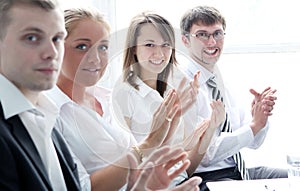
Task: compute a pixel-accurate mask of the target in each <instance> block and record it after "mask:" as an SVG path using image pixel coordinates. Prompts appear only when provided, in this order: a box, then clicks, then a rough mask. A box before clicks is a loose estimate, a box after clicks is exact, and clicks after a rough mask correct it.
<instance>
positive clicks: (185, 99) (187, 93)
mask: <svg viewBox="0 0 300 191" xmlns="http://www.w3.org/2000/svg"><path fill="white" fill-rule="evenodd" d="M199 76H200V71H198V72H196V74H195V75H194V79H193V80H192V81H190V83H189V85H188V86H187V87H185V88H184V86H185V85H186V82H187V79H186V78H183V79H182V80H181V82H180V84H179V86H178V88H177V92H178V100H177V103H178V105H179V111H180V113H181V115H183V114H184V113H185V112H186V111H187V110H188V109H189V108H190V107H191V106H192V105H193V104H194V103H195V102H196V100H197V95H198V91H199V90H198V89H199V82H198V79H199Z"/></svg>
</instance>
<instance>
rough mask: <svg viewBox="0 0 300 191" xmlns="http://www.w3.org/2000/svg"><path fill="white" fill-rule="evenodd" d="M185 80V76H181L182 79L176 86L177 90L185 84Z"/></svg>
mask: <svg viewBox="0 0 300 191" xmlns="http://www.w3.org/2000/svg"><path fill="white" fill-rule="evenodd" d="M186 81H187V79H186V78H185V77H183V78H182V80H181V81H180V83H179V86H178V88H177V90H178V91H180V90H182V89H183V87H184V86H185V84H186Z"/></svg>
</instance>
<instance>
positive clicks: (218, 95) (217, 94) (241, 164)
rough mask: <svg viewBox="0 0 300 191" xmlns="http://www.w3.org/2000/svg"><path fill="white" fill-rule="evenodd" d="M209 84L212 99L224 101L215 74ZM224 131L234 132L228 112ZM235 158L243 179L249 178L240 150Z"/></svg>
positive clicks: (208, 81)
mask: <svg viewBox="0 0 300 191" xmlns="http://www.w3.org/2000/svg"><path fill="white" fill-rule="evenodd" d="M207 85H208V87H210V88H211V89H212V99H214V100H219V99H220V100H221V101H223V97H222V96H221V92H220V90H219V89H218V88H217V83H216V78H215V76H213V77H211V78H209V79H208V80H207ZM222 132H229V133H231V132H232V128H231V126H230V121H229V118H228V115H227V113H226V118H225V121H224V124H223V128H222ZM233 159H234V161H235V163H236V165H237V167H238V169H239V171H240V173H241V176H242V179H243V180H249V174H248V171H247V169H246V166H245V161H244V160H243V159H242V156H241V153H240V152H238V153H236V154H235V155H233Z"/></svg>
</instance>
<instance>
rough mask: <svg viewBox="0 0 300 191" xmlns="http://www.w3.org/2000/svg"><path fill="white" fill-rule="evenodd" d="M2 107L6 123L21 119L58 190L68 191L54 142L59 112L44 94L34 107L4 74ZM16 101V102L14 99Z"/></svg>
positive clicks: (0, 80) (0, 96) (54, 186)
mask: <svg viewBox="0 0 300 191" xmlns="http://www.w3.org/2000/svg"><path fill="white" fill-rule="evenodd" d="M0 84H1V88H3V90H5V91H1V92H0V99H1V104H2V107H3V113H4V117H5V119H8V118H10V117H13V116H14V115H19V117H20V119H21V121H22V123H23V124H24V126H25V128H26V130H27V131H28V133H29V135H30V137H31V139H32V141H33V142H34V145H35V147H36V149H37V151H38V153H39V155H40V157H41V159H42V162H43V165H44V167H45V169H46V172H47V175H48V178H49V180H50V182H51V185H52V187H53V189H54V190H62V191H63V190H66V185H65V182H64V178H63V174H62V171H61V167H60V164H59V160H58V157H57V153H56V150H55V148H54V144H53V142H52V139H51V133H52V129H53V127H54V124H55V121H56V118H57V116H58V110H57V108H56V107H55V105H54V104H52V103H51V102H50V101H49V100H48V99H47V98H46V97H45V96H44V95H43V94H42V93H41V94H40V96H39V98H38V106H37V107H35V106H34V105H33V104H31V103H30V102H29V101H28V100H27V99H26V97H25V96H24V95H23V94H22V93H21V92H20V91H19V89H17V88H16V87H15V86H14V85H13V84H12V83H11V82H10V81H8V80H7V79H6V78H5V77H4V76H3V75H1V74H0ZM12 98H13V99H12Z"/></svg>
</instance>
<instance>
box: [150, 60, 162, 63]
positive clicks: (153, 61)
mask: <svg viewBox="0 0 300 191" xmlns="http://www.w3.org/2000/svg"><path fill="white" fill-rule="evenodd" d="M150 62H152V63H153V64H161V63H162V60H160V61H155V60H150Z"/></svg>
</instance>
